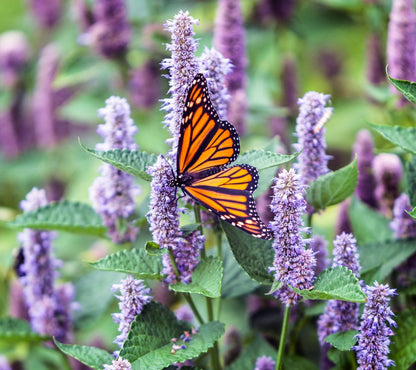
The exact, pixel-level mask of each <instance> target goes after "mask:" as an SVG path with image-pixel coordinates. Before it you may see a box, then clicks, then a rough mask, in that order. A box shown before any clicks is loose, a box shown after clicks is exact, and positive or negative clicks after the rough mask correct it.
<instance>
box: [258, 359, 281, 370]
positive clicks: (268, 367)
mask: <svg viewBox="0 0 416 370" xmlns="http://www.w3.org/2000/svg"><path fill="white" fill-rule="evenodd" d="M275 365H276V361H274V360H273V359H272V358H271V357H269V356H261V357H258V358H257V360H256V364H255V365H254V370H274V366H275Z"/></svg>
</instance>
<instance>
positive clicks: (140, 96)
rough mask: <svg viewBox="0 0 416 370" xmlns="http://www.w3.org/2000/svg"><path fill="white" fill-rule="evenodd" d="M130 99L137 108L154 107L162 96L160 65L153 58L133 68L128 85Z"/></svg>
mask: <svg viewBox="0 0 416 370" xmlns="http://www.w3.org/2000/svg"><path fill="white" fill-rule="evenodd" d="M128 88H129V91H130V100H131V103H132V105H133V106H135V107H136V108H145V109H150V108H152V107H153V106H154V105H155V104H156V103H157V102H158V99H159V96H160V81H159V67H158V65H157V64H156V63H155V62H154V61H153V60H148V61H146V63H144V64H143V65H142V66H140V67H138V68H136V69H135V70H133V72H132V74H131V79H130V82H129V85H128Z"/></svg>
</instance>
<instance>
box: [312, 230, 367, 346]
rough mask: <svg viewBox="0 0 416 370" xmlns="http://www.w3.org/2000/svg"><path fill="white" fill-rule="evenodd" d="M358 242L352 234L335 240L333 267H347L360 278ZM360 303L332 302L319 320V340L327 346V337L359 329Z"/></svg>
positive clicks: (345, 234)
mask: <svg viewBox="0 0 416 370" xmlns="http://www.w3.org/2000/svg"><path fill="white" fill-rule="evenodd" d="M356 243H357V241H356V240H355V238H354V237H353V235H352V234H347V233H342V234H341V235H337V236H336V238H335V240H334V250H333V256H334V258H333V262H332V267H337V266H345V267H347V268H348V269H350V270H351V271H352V272H353V273H354V275H355V276H356V277H357V278H359V276H360V270H361V267H360V262H359V258H358V253H357V245H356ZM358 308H359V306H358V303H354V302H344V301H335V300H331V301H329V302H328V303H327V305H326V308H325V312H324V313H323V314H322V315H321V316H320V318H319V320H318V338H319V342H320V343H321V345H323V346H325V345H326V342H325V341H324V339H325V337H326V336H328V335H330V334H334V333H338V332H340V331H347V330H354V329H357V327H358Z"/></svg>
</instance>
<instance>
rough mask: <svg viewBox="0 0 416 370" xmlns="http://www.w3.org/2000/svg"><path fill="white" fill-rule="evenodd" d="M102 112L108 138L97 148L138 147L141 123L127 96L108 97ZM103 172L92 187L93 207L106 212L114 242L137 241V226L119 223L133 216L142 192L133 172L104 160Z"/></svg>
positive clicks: (103, 133) (101, 131) (101, 129)
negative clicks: (132, 114) (133, 115)
mask: <svg viewBox="0 0 416 370" xmlns="http://www.w3.org/2000/svg"><path fill="white" fill-rule="evenodd" d="M98 113H99V115H100V116H101V117H103V118H104V120H105V124H103V125H99V126H98V128H97V132H98V133H99V134H100V135H101V136H102V137H103V138H104V143H101V144H97V145H96V147H95V148H96V149H97V150H112V149H128V150H135V149H137V144H136V143H135V141H134V138H133V136H134V134H135V133H136V132H137V127H136V126H135V125H134V122H133V120H132V119H131V118H130V107H129V105H128V103H127V101H126V100H125V99H122V98H119V97H116V96H112V97H110V98H108V99H107V101H106V107H105V108H102V109H100V110H99V111H98ZM100 173H101V176H99V177H97V178H96V179H95V180H94V182H93V184H92V185H91V187H90V191H89V194H90V199H91V201H92V203H93V207H94V209H95V211H96V212H97V213H99V214H100V215H101V216H102V218H103V221H104V225H106V226H107V227H108V233H109V235H110V236H111V238H112V240H113V242H114V243H122V242H125V241H133V240H134V238H135V236H136V233H137V228H136V227H135V226H133V225H132V224H131V223H128V222H127V225H126V227H125V228H121V227H119V224H120V223H121V222H123V221H125V220H126V219H127V218H128V217H130V216H132V214H133V212H134V206H135V204H134V197H135V196H136V195H138V194H139V192H140V188H139V187H138V186H137V185H136V184H135V183H134V177H133V176H132V175H130V174H127V173H125V172H123V171H121V170H119V169H117V168H115V167H113V166H111V165H109V164H106V163H105V164H103V165H102V166H101V167H100ZM122 229H124V231H122Z"/></svg>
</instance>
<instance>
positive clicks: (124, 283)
mask: <svg viewBox="0 0 416 370" xmlns="http://www.w3.org/2000/svg"><path fill="white" fill-rule="evenodd" d="M143 282H144V281H143V280H137V279H134V278H133V276H132V275H129V276H127V278H126V279H124V280H121V283H120V284H114V285H113V286H112V289H113V291H114V292H116V291H120V295H117V296H116V297H117V299H118V300H119V301H120V302H119V304H118V307H119V308H120V311H121V312H120V313H113V314H112V316H113V319H114V321H115V322H116V323H118V324H119V325H118V331H119V332H120V334H119V335H118V336H117V337H116V339H115V340H114V343H116V344H117V345H118V346H119V347H120V348H122V347H123V343H124V341H125V340H126V339H127V336H128V334H129V330H130V325H131V323H132V322H133V321H134V319H135V317H136V315H140V312H142V309H143V307H144V306H145V305H146V304H147V303H149V302H150V300H151V299H152V297H151V296H150V295H149V293H150V288H145V286H144V284H143Z"/></svg>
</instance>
